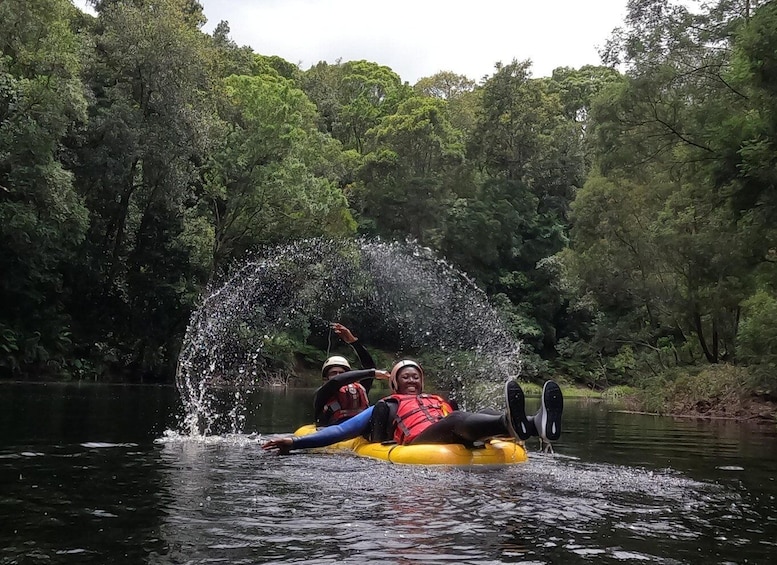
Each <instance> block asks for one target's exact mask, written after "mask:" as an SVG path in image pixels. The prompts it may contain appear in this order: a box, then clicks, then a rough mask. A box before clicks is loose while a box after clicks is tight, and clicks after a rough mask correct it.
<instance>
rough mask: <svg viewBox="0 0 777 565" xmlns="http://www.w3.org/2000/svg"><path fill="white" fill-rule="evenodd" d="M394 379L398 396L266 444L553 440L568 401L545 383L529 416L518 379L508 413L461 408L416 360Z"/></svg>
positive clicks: (396, 370)
mask: <svg viewBox="0 0 777 565" xmlns="http://www.w3.org/2000/svg"><path fill="white" fill-rule="evenodd" d="M382 377H383V376H382V375H381V376H380V377H379V378H382ZM389 382H390V384H391V390H392V391H393V394H391V395H390V396H387V397H385V398H383V399H381V400H380V401H379V402H377V403H376V405H375V406H371V407H370V408H368V409H367V410H364V411H363V412H361V413H359V414H358V415H357V416H355V417H353V418H351V419H350V420H348V421H346V422H344V423H342V424H339V425H337V426H331V427H329V428H326V429H324V430H320V431H317V432H316V433H313V434H310V435H307V436H303V437H293V436H292V437H285V438H280V439H275V440H270V441H268V442H266V443H265V444H264V445H262V448H263V449H265V450H278V451H280V452H283V453H285V452H288V451H289V450H290V449H306V448H313V447H324V446H327V445H331V444H333V443H337V442H339V441H344V440H346V439H352V438H355V437H357V436H359V435H362V436H364V437H366V438H367V439H369V440H370V441H374V442H383V441H395V442H397V443H398V444H400V445H409V444H423V443H460V444H464V445H472V444H473V443H474V442H476V441H481V440H484V439H487V438H490V437H497V436H504V435H512V436H513V437H515V438H516V439H521V440H523V439H528V438H529V437H531V436H540V437H541V438H542V439H543V440H544V441H546V442H548V443H550V442H551V441H555V440H557V439H558V438H559V436H560V435H561V413H562V411H563V407H564V401H563V397H562V395H561V389H560V388H559V386H558V385H557V384H556V383H554V382H553V381H547V382H546V383H545V386H544V387H543V396H542V403H541V407H540V411H539V412H538V413H537V414H536V415H535V416H533V417H530V418H529V417H527V416H526V411H525V407H524V394H523V390H522V389H521V387H520V385H519V384H518V383H517V382H516V381H514V380H509V381H508V382H507V383H506V384H505V400H506V404H507V410H506V411H505V412H504V413H499V412H464V411H456V410H454V409H453V408H452V406H451V405H450V403H448V402H447V401H446V400H445V399H444V398H442V397H440V396H437V395H434V394H425V393H424V392H423V384H424V372H423V369H422V368H421V366H420V365H419V364H418V363H416V362H415V361H413V360H410V359H405V360H403V361H400V362H398V363H397V364H396V365H394V367H393V369H392V370H391V374H390V375H389ZM537 424H539V425H537Z"/></svg>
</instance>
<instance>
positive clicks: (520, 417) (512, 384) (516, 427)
mask: <svg viewBox="0 0 777 565" xmlns="http://www.w3.org/2000/svg"><path fill="white" fill-rule="evenodd" d="M505 404H507V428H508V429H509V430H510V435H512V436H513V437H514V438H517V439H527V438H529V437H530V436H531V435H532V434H531V431H530V427H529V420H527V419H526V407H525V406H524V396H523V389H522V388H521V385H519V384H518V383H517V382H516V381H514V380H509V381H507V383H506V384H505Z"/></svg>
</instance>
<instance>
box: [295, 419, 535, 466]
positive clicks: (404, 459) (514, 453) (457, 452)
mask: <svg viewBox="0 0 777 565" xmlns="http://www.w3.org/2000/svg"><path fill="white" fill-rule="evenodd" d="M315 431H316V426H315V425H313V424H308V425H307V426H302V427H301V428H299V429H298V430H297V431H296V432H294V435H295V436H304V435H308V434H312V433H313V432H315ZM322 449H323V450H326V451H352V452H353V453H356V455H359V456H361V457H372V458H373V459H382V460H383V461H389V462H390V463H400V464H404V465H463V466H467V465H513V464H515V463H523V462H525V461H526V449H525V448H524V446H523V445H522V444H521V443H518V442H516V441H515V440H513V439H505V438H494V439H490V440H488V441H486V442H485V445H483V446H482V447H465V446H463V445H460V444H457V443H439V444H435V443H429V444H423V445H397V444H394V443H392V444H382V443H370V442H368V441H367V440H366V439H364V438H362V437H357V438H355V439H350V440H347V441H341V442H339V443H335V444H332V445H330V446H328V447H325V448H322Z"/></svg>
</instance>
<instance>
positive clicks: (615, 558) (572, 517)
mask: <svg viewBox="0 0 777 565" xmlns="http://www.w3.org/2000/svg"><path fill="white" fill-rule="evenodd" d="M309 399H310V391H289V392H283V391H281V392H264V393H261V394H259V395H257V397H256V398H254V406H256V407H257V408H256V410H254V411H253V413H252V415H251V416H250V417H249V419H248V421H247V428H248V429H247V432H250V433H245V434H240V435H234V436H226V437H216V438H208V439H206V440H193V439H188V438H182V437H180V436H178V435H176V434H174V433H167V434H165V433H164V430H167V429H170V428H174V427H175V418H174V415H175V412H176V410H177V403H176V395H175V391H174V390H173V389H169V388H158V387H118V386H52V385H49V386H38V385H34V386H33V385H7V384H5V385H0V481H1V482H0V484H2V486H1V487H0V524H3V526H2V528H0V547H2V549H1V550H0V563H3V564H6V563H8V564H10V563H79V564H80V563H141V562H144V563H151V564H167V563H170V564H178V563H211V562H221V563H295V562H310V563H354V564H355V563H368V562H374V563H588V562H591V561H592V560H595V561H596V562H597V563H622V562H653V563H767V562H770V561H771V560H770V559H768V557H769V556H770V555H771V554H772V553H773V552H774V551H775V548H774V543H775V542H774V540H775V539H776V538H777V512H775V510H777V502H776V501H775V496H776V495H777V486H776V485H775V481H774V469H775V468H777V465H775V463H777V432H776V431H775V428H774V427H773V426H766V427H764V426H758V427H751V426H746V425H742V424H736V423H733V422H714V423H710V422H696V421H676V420H672V419H668V418H655V417H650V416H635V415H628V414H621V413H616V412H613V411H612V409H611V408H610V409H608V407H607V406H605V405H603V404H600V403H590V402H576V401H571V402H568V403H567V410H566V413H565V429H564V435H563V437H562V441H560V442H559V443H558V444H557V452H558V454H557V455H556V456H544V455H540V454H537V453H532V454H531V456H530V461H529V463H527V464H525V465H517V466H513V467H505V468H498V469H470V470H461V469H443V468H431V467H427V468H418V467H402V466H392V465H389V464H386V463H383V462H379V461H372V460H368V459H360V458H356V457H351V456H348V455H342V454H341V455H326V454H311V453H301V454H296V455H292V456H288V457H277V456H268V455H265V454H264V453H262V452H261V451H260V450H259V449H258V443H259V439H260V436H259V435H258V434H261V433H264V434H265V435H266V434H268V433H279V432H284V431H289V430H292V429H294V428H295V427H296V426H297V425H298V424H300V423H303V422H305V421H306V420H307V419H309V415H308V414H306V411H307V410H308V409H309V404H310V402H309ZM534 402H536V399H534ZM531 449H532V450H534V449H536V446H535V445H531Z"/></svg>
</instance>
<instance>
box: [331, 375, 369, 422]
mask: <svg viewBox="0 0 777 565" xmlns="http://www.w3.org/2000/svg"><path fill="white" fill-rule="evenodd" d="M369 406H370V401H369V399H368V398H367V391H366V390H365V389H364V387H363V386H362V385H361V384H360V383H351V384H348V385H345V386H342V387H340V389H339V390H338V391H337V394H335V395H334V396H333V397H332V398H330V399H329V402H327V403H326V404H325V405H324V412H323V414H322V416H321V423H322V424H324V425H327V426H329V425H331V424H337V423H339V422H341V421H343V420H345V419H347V418H350V417H352V416H356V414H358V413H359V412H363V411H364V410H366V409H367V408H368V407H369Z"/></svg>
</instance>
